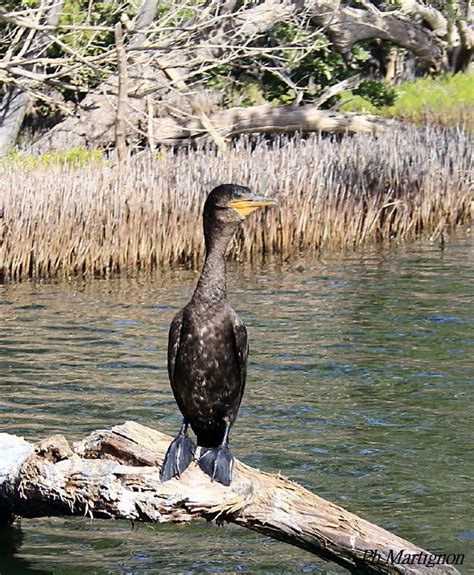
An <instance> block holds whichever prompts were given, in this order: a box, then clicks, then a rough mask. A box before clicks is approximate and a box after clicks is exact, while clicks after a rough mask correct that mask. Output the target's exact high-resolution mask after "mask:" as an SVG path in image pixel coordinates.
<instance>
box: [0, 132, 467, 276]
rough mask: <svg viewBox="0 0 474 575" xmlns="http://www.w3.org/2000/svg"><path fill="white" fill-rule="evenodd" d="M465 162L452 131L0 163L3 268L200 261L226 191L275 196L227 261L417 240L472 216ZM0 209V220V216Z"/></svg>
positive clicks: (19, 272) (101, 269) (88, 269)
mask: <svg viewBox="0 0 474 575" xmlns="http://www.w3.org/2000/svg"><path fill="white" fill-rule="evenodd" d="M471 162H472V158H471V156H470V151H469V139H468V136H467V135H466V134H465V133H464V132H462V131H461V130H447V129H442V128H433V127H427V128H425V129H422V130H417V129H415V128H412V127H407V128H404V129H403V130H397V131H395V132H387V133H384V134H380V135H378V136H369V135H363V134H361V135H356V136H352V137H348V136H346V137H340V138H335V137H323V136H318V135H313V136H311V137H308V138H306V139H302V138H300V137H295V138H293V139H289V138H286V137H282V138H278V139H277V140H273V141H272V142H271V143H269V142H268V141H265V140H264V139H262V138H259V139H256V140H255V139H253V140H251V139H245V138H244V139H240V140H237V141H235V142H234V144H232V146H231V147H230V149H229V151H228V153H227V154H226V155H225V156H221V155H219V154H218V152H216V150H215V149H214V148H212V146H207V147H201V148H200V149H198V150H194V151H185V150H179V151H177V152H176V151H175V152H173V151H172V150H167V151H164V152H162V153H161V155H160V157H158V158H155V157H137V158H133V159H131V160H130V162H129V165H128V167H127V169H126V170H124V171H123V173H122V174H121V175H119V174H118V171H117V168H116V167H112V166H111V165H109V164H107V163H106V162H102V163H100V162H92V163H90V164H88V165H86V166H85V167H81V168H79V167H71V166H67V165H56V166H47V167H42V168H36V169H34V170H27V169H25V168H21V167H19V166H15V165H10V166H2V167H0V186H1V188H0V191H1V196H0V203H1V204H3V208H4V217H3V220H0V225H1V226H2V228H1V232H0V233H1V236H0V244H1V245H0V271H2V272H3V274H2V275H3V276H4V278H6V279H12V280H18V279H24V278H29V277H34V278H39V277H55V276H64V275H75V274H86V275H106V274H109V273H115V272H121V273H123V272H125V273H129V272H135V271H137V270H139V269H140V270H143V269H145V270H149V269H153V268H155V267H157V266H170V265H174V264H188V265H193V266H194V265H197V264H198V263H199V260H200V259H201V257H202V254H203V243H202V236H201V222H200V213H201V210H202V204H203V200H204V199H205V196H206V194H207V192H208V191H209V190H210V189H211V188H212V187H213V186H215V185H217V184H219V183H226V182H235V183H239V184H243V185H248V186H250V187H251V188H252V189H253V190H255V191H256V192H258V193H265V194H270V195H272V196H276V197H277V198H278V199H279V200H280V209H271V210H267V211H266V212H265V213H263V212H262V213H260V214H258V215H257V216H252V217H250V218H249V220H248V221H247V222H246V223H245V225H244V228H243V230H242V233H241V234H240V235H239V236H238V238H237V239H236V241H235V242H234V244H233V246H232V248H231V251H232V255H233V256H234V257H237V258H243V259H245V260H254V259H256V258H259V257H261V254H266V253H278V254H280V255H281V257H283V258H291V257H293V256H296V255H299V253H300V252H301V251H304V252H305V253H311V252H318V251H320V250H325V249H329V248H333V247H338V248H339V247H354V246H357V245H359V244H361V243H364V242H368V241H375V240H386V239H389V238H394V237H396V238H410V237H414V236H417V235H419V234H422V233H430V234H434V235H435V236H438V235H439V234H440V233H441V232H445V231H450V230H452V229H453V227H454V226H456V225H458V224H460V223H465V222H466V221H467V220H468V219H469V218H470V216H471V214H470V209H471V192H472V187H471V182H470V180H469V174H470V168H471V165H470V164H471ZM1 207H2V206H1V205H0V211H1Z"/></svg>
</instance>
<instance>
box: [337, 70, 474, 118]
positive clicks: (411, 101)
mask: <svg viewBox="0 0 474 575" xmlns="http://www.w3.org/2000/svg"><path fill="white" fill-rule="evenodd" d="M473 86H474V72H473V71H472V70H470V71H469V72H466V73H465V74H456V75H452V74H449V75H445V76H441V77H438V78H431V77H429V78H418V79H416V80H413V81H409V82H404V83H403V84H401V85H400V86H399V87H398V88H397V92H398V97H397V99H396V101H395V103H394V104H393V106H383V107H380V108H378V107H376V106H374V105H373V104H371V103H370V102H368V101H367V100H366V99H365V98H362V97H361V96H353V95H352V93H351V92H346V93H345V94H343V96H342V99H343V100H345V99H347V98H352V99H351V100H350V101H348V102H346V103H345V104H343V105H342V106H341V110H344V111H346V112H369V113H371V114H377V115H382V116H385V117H390V118H400V119H404V120H409V121H413V122H417V123H418V122H424V121H427V120H429V121H433V122H435V123H439V124H443V125H453V124H456V123H463V124H466V125H468V126H470V127H471V128H473V127H474V120H473V117H474V88H473Z"/></svg>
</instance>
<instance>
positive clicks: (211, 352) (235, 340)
mask: <svg viewBox="0 0 474 575" xmlns="http://www.w3.org/2000/svg"><path fill="white" fill-rule="evenodd" d="M275 203H276V202H275V200H272V199H270V198H264V197H259V196H255V195H253V194H252V193H251V192H250V190H249V189H248V188H245V187H242V186H236V185H234V184H226V185H222V186H219V187H217V188H215V189H214V190H212V192H211V193H210V194H209V196H208V198H207V200H206V203H205V205H204V213H203V220H204V238H205V242H206V259H205V262H204V266H203V269H202V272H201V276H200V278H199V282H198V284H197V286H196V289H195V291H194V294H193V296H192V298H191V301H190V302H189V303H188V305H187V306H186V307H184V308H183V309H182V310H181V311H180V312H179V313H178V314H177V315H176V317H175V318H174V320H173V322H172V323H171V327H170V333H169V342H168V373H169V377H170V382H171V387H172V389H173V393H174V396H175V399H176V402H177V404H178V407H179V409H180V410H181V413H182V414H183V417H184V419H183V425H182V427H181V430H180V432H179V434H178V435H177V437H176V438H175V439H174V440H173V441H172V443H171V444H170V446H169V448H168V451H167V453H166V456H165V461H164V463H163V467H162V469H161V479H162V481H166V480H167V479H170V478H171V477H173V476H175V475H179V474H180V473H182V472H183V471H184V469H186V467H187V466H188V465H189V463H190V462H191V460H192V458H193V456H194V451H195V446H194V444H193V442H192V441H191V439H189V437H188V436H187V428H188V425H191V427H192V429H193V431H194V433H195V434H196V436H197V444H198V445H199V446H201V447H202V450H201V454H200V458H199V465H200V467H201V469H203V471H205V472H206V473H207V474H208V475H210V476H211V477H212V478H213V479H216V480H217V481H220V482H221V483H223V484H224V485H229V484H230V481H231V478H232V465H233V457H232V455H231V454H230V451H229V450H228V447H227V443H228V434H229V430H230V428H231V426H232V424H233V423H234V421H235V418H236V417H237V412H238V410H239V406H240V402H241V400H242V395H243V392H244V388H245V379H246V375H247V356H248V345H247V330H246V329H245V325H244V324H243V322H242V320H241V319H240V318H239V316H238V315H237V314H236V313H235V311H234V310H233V309H232V307H231V306H230V304H229V302H228V301H227V297H226V275H225V251H226V248H227V245H228V243H229V241H230V240H231V238H232V236H233V235H234V233H235V232H236V230H237V229H238V228H239V226H240V224H241V222H242V221H243V220H244V218H245V217H246V216H247V215H248V214H249V213H251V212H252V211H254V210H256V209H258V208H259V207H263V206H268V205H273V204H275Z"/></svg>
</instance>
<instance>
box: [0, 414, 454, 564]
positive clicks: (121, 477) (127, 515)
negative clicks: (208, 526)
mask: <svg viewBox="0 0 474 575" xmlns="http://www.w3.org/2000/svg"><path fill="white" fill-rule="evenodd" d="M170 439H171V438H170V437H168V436H166V435H164V434H163V433H160V432H158V431H155V430H153V429H150V428H147V427H144V426H142V425H139V424H137V423H133V422H127V423H125V424H124V425H119V426H116V427H113V428H112V429H111V430H101V431H95V432H93V433H92V434H91V435H90V436H89V437H87V438H86V439H84V440H83V441H81V442H79V443H77V444H74V445H73V447H72V448H71V447H70V445H69V444H68V442H67V441H66V439H65V438H64V437H63V436H61V435H55V436H52V437H49V438H48V439H45V440H43V441H41V442H40V443H38V444H37V445H36V446H35V445H33V444H31V443H28V442H26V441H24V440H23V439H22V438H19V437H16V436H13V435H9V434H0V519H1V518H3V521H4V522H6V521H7V520H8V519H9V518H10V517H12V516H13V515H19V516H22V517H41V516H51V515H55V516H56V515H57V516H61V515H89V516H90V517H97V518H115V519H129V520H133V521H153V522H158V523H163V522H189V521H192V520H193V519H197V518H205V519H207V520H216V521H230V522H233V523H235V524H237V525H241V526H242V527H247V528H249V529H252V530H254V531H258V532H259V533H263V534H265V535H268V536H269V537H273V538H275V539H278V540H281V541H284V542H287V543H290V544H292V545H296V546H297V547H300V548H302V549H305V550H307V551H309V552H311V553H314V554H315V555H317V556H319V557H322V558H323V559H325V560H329V561H334V562H336V563H338V564H339V565H342V566H343V567H345V568H346V569H348V570H349V571H351V572H353V573H367V574H371V573H404V574H413V575H415V574H418V575H419V574H424V573H429V574H432V575H437V574H440V573H450V574H456V573H458V571H457V570H456V569H455V568H454V567H452V566H449V565H434V566H432V567H428V566H427V565H425V564H423V561H413V563H411V564H396V563H393V562H392V561H391V560H390V558H393V557H396V556H397V555H398V554H399V552H401V554H402V555H403V556H404V557H406V556H408V555H409V556H410V557H414V556H416V557H419V558H423V557H434V556H433V555H432V554H430V553H429V552H427V551H424V550H423V549H420V548H419V547H417V546H415V545H414V544H412V543H409V542H408V541H405V540H403V539H401V538H400V537H397V536H396V535H393V534H391V533H389V532H388V531H385V530H384V529H382V528H381V527H378V526H376V525H373V524H371V523H369V522H368V521H366V520H364V519H362V518H360V517H358V516H357V515H354V514H353V513H350V512H348V511H346V510H344V509H342V508H341V507H339V506H337V505H335V504H333V503H330V502H329V501H325V500H324V499H321V498H320V497H318V496H317V495H314V494H313V493H311V492H309V491H307V490H306V489H304V488H303V487H301V486H299V485H297V484H296V483H293V482H291V481H289V480H288V479H285V478H284V477H281V476H279V475H270V474H268V473H264V472H261V471H258V470H256V469H253V468H251V467H249V466H247V465H245V464H243V463H241V462H240V461H236V463H235V468H234V477H233V480H232V484H231V485H230V487H224V486H223V485H221V484H219V483H215V482H212V481H211V480H210V479H209V477H208V476H207V475H205V474H204V473H203V472H202V471H201V470H200V469H199V467H198V466H197V465H196V464H195V463H193V464H191V466H190V467H189V468H188V469H187V470H186V471H185V472H184V473H183V474H182V476H181V477H180V478H179V479H172V480H170V481H167V482H166V483H161V482H160V479H159V467H160V465H161V463H162V461H163V457H164V454H165V452H166V449H167V447H168V444H169V442H170ZM374 550H377V553H378V555H377V559H378V561H375V562H374V561H372V560H371V558H373V556H372V555H371V552H373V551H374ZM423 554H424V555H423ZM425 563H427V561H425Z"/></svg>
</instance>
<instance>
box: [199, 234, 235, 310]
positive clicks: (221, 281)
mask: <svg viewBox="0 0 474 575" xmlns="http://www.w3.org/2000/svg"><path fill="white" fill-rule="evenodd" d="M237 227H238V225H236V226H229V225H226V226H224V225H222V226H214V227H213V228H212V230H211V232H209V230H208V229H206V226H205V229H204V237H205V241H206V258H205V260H204V265H203V268H202V271H201V276H200V278H199V281H198V284H197V286H196V290H195V292H194V297H198V298H199V299H200V301H207V302H208V303H210V304H212V303H213V302H217V301H221V300H223V299H225V297H226V273H225V252H226V249H227V246H228V245H229V242H230V240H231V239H232V236H233V235H234V233H235V231H236V229H237Z"/></svg>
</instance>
